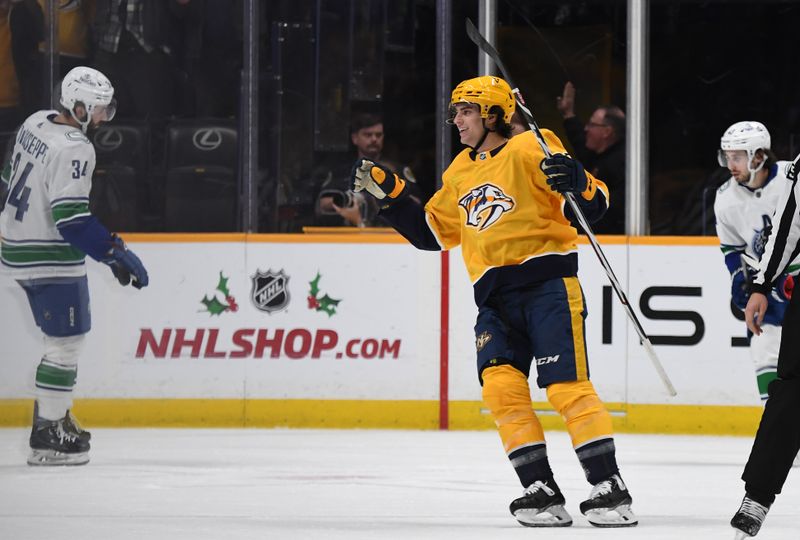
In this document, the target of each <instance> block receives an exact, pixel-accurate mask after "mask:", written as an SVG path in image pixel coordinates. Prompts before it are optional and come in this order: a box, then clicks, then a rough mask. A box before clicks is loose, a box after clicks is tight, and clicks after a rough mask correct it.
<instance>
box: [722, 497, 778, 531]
mask: <svg viewBox="0 0 800 540" xmlns="http://www.w3.org/2000/svg"><path fill="white" fill-rule="evenodd" d="M768 511H769V506H764V505H762V504H759V503H757V502H756V501H754V500H753V499H751V498H750V497H748V496H747V495H745V496H744V499H742V505H741V506H740V507H739V510H737V511H736V513H735V514H734V515H733V519H731V527H733V528H734V529H737V531H736V537H735V538H736V540H742V539H744V538H752V537H753V536H755V535H757V534H758V531H759V529H761V525H762V524H763V523H764V520H765V519H766V517H767V512H768Z"/></svg>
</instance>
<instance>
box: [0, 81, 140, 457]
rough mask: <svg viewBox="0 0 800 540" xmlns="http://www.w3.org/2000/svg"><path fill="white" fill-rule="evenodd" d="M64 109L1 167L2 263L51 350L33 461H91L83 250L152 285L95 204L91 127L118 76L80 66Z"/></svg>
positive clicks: (40, 120) (38, 123) (103, 112)
mask: <svg viewBox="0 0 800 540" xmlns="http://www.w3.org/2000/svg"><path fill="white" fill-rule="evenodd" d="M60 94H61V95H60V98H59V102H60V107H59V109H58V110H52V111H51V110H45V111H39V112H36V113H34V114H32V115H31V116H29V117H28V118H27V119H26V120H25V122H24V123H23V124H22V126H21V127H20V128H19V130H18V131H17V134H16V136H15V139H14V143H13V148H12V150H11V152H10V154H9V155H8V158H9V159H8V162H7V163H6V165H5V167H4V168H3V170H2V174H1V175H0V179H2V182H0V188H2V189H0V191H2V190H7V195H6V196H5V197H0V200H4V201H5V206H4V208H3V210H2V213H0V236H2V243H0V261H1V262H2V269H3V270H4V271H5V273H7V274H10V275H11V277H12V278H13V279H15V280H16V281H17V282H18V283H19V284H20V286H22V288H23V289H24V290H25V293H26V295H27V297H28V302H29V304H30V307H31V311H32V312H33V318H34V321H35V322H36V325H37V326H38V327H39V328H40V329H41V331H42V333H43V335H44V354H43V356H42V359H41V361H40V363H39V366H38V368H37V370H36V379H35V383H36V403H35V406H34V420H33V427H32V429H31V437H30V447H31V453H30V455H29V457H28V463H29V464H30V465H82V464H84V463H87V462H88V461H89V453H88V452H89V439H90V435H89V433H88V432H86V431H84V430H82V429H81V428H80V426H78V424H77V422H76V421H75V419H74V418H73V416H72V415H71V414H70V408H71V406H72V389H73V387H74V386H75V379H76V376H77V366H78V356H79V352H80V349H81V345H82V343H83V340H84V336H85V335H86V333H87V332H88V331H89V329H90V328H91V318H90V314H89V288H88V283H87V280H86V268H85V264H84V258H85V256H86V255H89V256H90V257H92V258H93V259H95V260H97V261H100V262H102V263H105V264H107V265H109V266H110V267H111V270H112V272H113V273H114V275H115V276H116V277H117V279H118V280H119V282H120V283H121V284H123V285H127V284H128V283H132V284H133V285H134V286H135V287H137V288H142V287H144V286H146V285H147V284H148V281H149V279H148V276H147V271H146V270H145V268H144V266H143V265H142V263H141V261H140V260H139V258H138V257H137V256H136V255H134V254H133V253H132V252H131V251H129V250H128V249H127V248H126V246H125V244H124V243H123V242H122V240H121V239H120V238H119V237H117V236H116V235H114V234H111V233H110V232H109V231H108V230H107V229H106V228H105V227H104V226H103V225H102V224H101V223H100V222H99V221H97V219H96V218H95V217H94V216H92V214H91V213H90V212H89V192H90V191H91V186H92V174H93V172H94V166H95V151H94V147H93V146H92V143H91V142H90V141H89V139H88V138H87V136H86V132H87V130H89V129H90V128H91V127H96V126H98V125H99V124H100V123H101V122H107V121H110V120H111V119H112V118H113V117H114V112H115V107H116V104H115V102H114V99H113V98H114V88H113V87H112V86H111V82H110V81H109V80H108V79H107V78H106V77H105V75H103V74H102V73H100V72H99V71H97V70H95V69H92V68H88V67H77V68H75V69H73V70H72V71H70V72H69V73H68V74H67V75H66V77H64V80H63V81H62V83H61V85H60Z"/></svg>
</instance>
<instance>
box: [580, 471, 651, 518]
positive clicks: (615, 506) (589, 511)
mask: <svg viewBox="0 0 800 540" xmlns="http://www.w3.org/2000/svg"><path fill="white" fill-rule="evenodd" d="M632 502H633V499H632V498H631V494H630V493H629V492H628V488H627V486H626V485H625V483H624V482H623V481H622V478H620V476H619V475H618V474H615V475H614V476H612V477H611V478H609V479H608V480H604V481H602V482H599V483H597V484H595V485H594V487H593V488H592V493H591V494H590V495H589V498H588V499H587V500H585V501H583V502H582V503H581V507H580V508H581V513H582V514H583V515H584V516H586V519H588V520H589V523H591V524H592V525H594V526H595V527H633V526H634V525H636V524H638V523H639V520H638V519H637V518H636V516H635V515H634V514H633V511H632V510H631V503H632Z"/></svg>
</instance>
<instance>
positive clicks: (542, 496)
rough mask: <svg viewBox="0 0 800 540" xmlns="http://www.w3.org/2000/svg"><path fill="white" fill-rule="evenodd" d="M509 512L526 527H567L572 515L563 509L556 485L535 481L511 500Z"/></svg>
mask: <svg viewBox="0 0 800 540" xmlns="http://www.w3.org/2000/svg"><path fill="white" fill-rule="evenodd" d="M509 510H511V514H513V516H514V517H515V518H517V521H519V522H520V523H522V524H523V525H525V526H526V527H569V526H570V525H572V516H570V515H569V514H568V513H567V511H566V510H564V495H562V494H561V491H560V490H559V489H558V487H557V486H556V487H555V489H553V488H551V487H550V486H548V485H547V483H545V482H540V481H536V482H534V483H533V484H531V485H530V486H528V488H527V489H526V490H525V492H524V493H523V494H522V497H520V498H519V499H515V500H514V501H512V502H511V506H510V507H509Z"/></svg>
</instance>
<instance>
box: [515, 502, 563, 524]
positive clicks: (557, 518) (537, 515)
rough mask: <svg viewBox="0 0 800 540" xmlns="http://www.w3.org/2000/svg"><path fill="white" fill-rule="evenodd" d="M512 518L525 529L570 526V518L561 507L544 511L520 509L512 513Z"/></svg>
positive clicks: (555, 506) (557, 506) (552, 507)
mask: <svg viewBox="0 0 800 540" xmlns="http://www.w3.org/2000/svg"><path fill="white" fill-rule="evenodd" d="M514 517H515V518H517V521H519V522H520V523H521V524H522V525H525V526H526V527H569V526H570V525H572V516H570V515H569V513H568V512H567V511H566V510H564V507H563V506H561V505H554V506H551V507H550V508H546V509H544V510H539V509H536V508H530V509H526V508H520V509H519V510H517V511H516V512H514Z"/></svg>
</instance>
